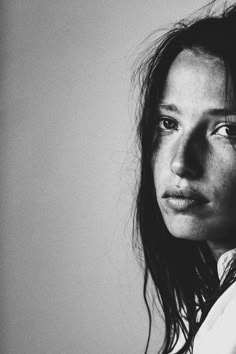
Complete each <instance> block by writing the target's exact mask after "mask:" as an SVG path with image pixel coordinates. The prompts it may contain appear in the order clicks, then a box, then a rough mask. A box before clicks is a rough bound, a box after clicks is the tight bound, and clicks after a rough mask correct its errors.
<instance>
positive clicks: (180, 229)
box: [164, 217, 209, 241]
mask: <svg viewBox="0 0 236 354" xmlns="http://www.w3.org/2000/svg"><path fill="white" fill-rule="evenodd" d="M164 221H165V224H166V227H167V229H168V231H169V232H170V234H171V235H172V236H173V237H176V238H180V239H186V240H193V241H204V240H208V239H209V232H208V230H207V228H206V227H204V223H202V221H201V222H200V221H197V220H194V219H191V218H186V217H184V218H182V219H181V218H177V219H176V220H175V218H171V220H165V219H164Z"/></svg>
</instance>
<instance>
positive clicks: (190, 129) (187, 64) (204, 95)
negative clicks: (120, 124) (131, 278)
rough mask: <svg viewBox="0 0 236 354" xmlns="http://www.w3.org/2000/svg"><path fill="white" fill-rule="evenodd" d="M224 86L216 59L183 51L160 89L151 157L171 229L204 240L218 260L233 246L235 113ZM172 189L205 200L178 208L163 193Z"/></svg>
mask: <svg viewBox="0 0 236 354" xmlns="http://www.w3.org/2000/svg"><path fill="white" fill-rule="evenodd" d="M225 87H226V85H225V69H224V65H223V64H222V62H221V61H220V59H218V58H215V57H211V56H209V55H206V54H204V53H199V52H198V53H197V52H193V51H190V50H184V51H182V52H181V53H180V54H179V55H178V56H177V58H176V59H175V61H174V62H173V63H172V65H171V67H170V70H169V73H168V76H167V80H166V85H165V87H164V92H163V97H162V101H161V104H160V107H159V111H160V121H159V122H158V126H157V134H158V136H159V144H158V147H157V151H156V154H155V158H154V179H155V187H156V196H157V202H158V205H159V207H160V210H161V213H162V216H163V219H164V221H165V224H166V226H167V228H168V230H169V232H170V233H171V234H172V235H173V236H174V237H177V238H183V239H188V240H205V241H207V242H208V244H209V246H210V248H211V250H212V252H213V254H214V256H215V258H216V259H218V258H219V256H220V255H221V254H222V253H223V252H225V251H227V250H229V249H231V248H233V247H236V148H235V146H236V114H235V112H234V111H233V109H232V107H230V106H229V105H227V104H226V96H225ZM226 110H227V117H226V113H225V112H224V111H226ZM170 188H175V189H176V190H185V189H186V188H187V189H188V190H189V189H190V190H192V189H194V190H195V191H196V192H197V193H198V192H200V193H201V194H202V195H203V196H204V197H205V198H206V200H207V202H205V203H204V204H203V205H197V206H196V207H193V208H192V207H190V208H188V207H187V208H186V209H184V210H176V209H175V208H173V207H172V206H171V205H170V204H168V202H167V201H168V198H164V197H163V195H164V194H165V192H166V191H167V190H168V189H170ZM190 199H191V198H190Z"/></svg>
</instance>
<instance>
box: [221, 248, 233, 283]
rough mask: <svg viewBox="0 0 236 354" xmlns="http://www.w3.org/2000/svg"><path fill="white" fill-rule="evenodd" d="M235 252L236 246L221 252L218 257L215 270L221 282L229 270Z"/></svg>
mask: <svg viewBox="0 0 236 354" xmlns="http://www.w3.org/2000/svg"><path fill="white" fill-rule="evenodd" d="M235 254H236V248H233V249H232V250H229V251H226V252H225V253H223V254H222V255H221V256H220V258H219V259H218V262H217V272H218V277H219V279H220V282H221V283H222V281H223V280H224V278H225V276H226V274H227V271H228V270H229V267H230V264H231V261H232V260H233V258H234V256H235Z"/></svg>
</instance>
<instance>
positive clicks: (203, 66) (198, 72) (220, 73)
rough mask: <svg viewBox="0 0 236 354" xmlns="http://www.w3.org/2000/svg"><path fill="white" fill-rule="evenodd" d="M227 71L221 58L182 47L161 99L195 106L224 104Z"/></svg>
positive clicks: (170, 70) (186, 106)
mask: <svg viewBox="0 0 236 354" xmlns="http://www.w3.org/2000/svg"><path fill="white" fill-rule="evenodd" d="M225 93H226V71H225V66H224V64H223V62H222V60H221V59H219V58H217V57H213V56H210V55H207V54H204V53H202V52H195V51H192V50H183V51H182V52H181V53H180V54H179V55H178V56H177V57H176V59H175V60H174V62H173V63H172V65H171V67H170V69H169V72H168V75H167V78H166V83H165V86H164V90H163V96H162V101H168V103H171V104H175V105H177V106H178V105H180V106H182V107H183V108H185V109H187V108H188V107H191V108H196V109H201V108H202V109H205V108H208V107H209V106H214V107H215V108H218V107H220V106H221V107H222V105H223V106H224V105H225V100H226V95H225Z"/></svg>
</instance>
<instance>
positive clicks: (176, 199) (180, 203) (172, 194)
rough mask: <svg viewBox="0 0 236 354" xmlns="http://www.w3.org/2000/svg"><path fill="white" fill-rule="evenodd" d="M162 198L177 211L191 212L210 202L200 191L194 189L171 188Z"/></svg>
mask: <svg viewBox="0 0 236 354" xmlns="http://www.w3.org/2000/svg"><path fill="white" fill-rule="evenodd" d="M162 198H163V199H164V200H165V202H166V204H167V206H168V207H169V208H171V209H173V210H175V211H189V210H192V209H194V208H199V207H202V206H203V205H204V204H206V203H208V202H209V200H208V199H207V198H206V197H205V196H204V195H203V194H202V193H201V192H200V191H198V190H196V189H192V188H179V187H171V188H168V189H167V190H166V191H165V192H164V194H163V196H162Z"/></svg>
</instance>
